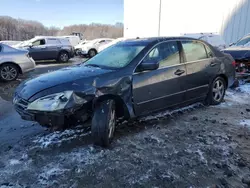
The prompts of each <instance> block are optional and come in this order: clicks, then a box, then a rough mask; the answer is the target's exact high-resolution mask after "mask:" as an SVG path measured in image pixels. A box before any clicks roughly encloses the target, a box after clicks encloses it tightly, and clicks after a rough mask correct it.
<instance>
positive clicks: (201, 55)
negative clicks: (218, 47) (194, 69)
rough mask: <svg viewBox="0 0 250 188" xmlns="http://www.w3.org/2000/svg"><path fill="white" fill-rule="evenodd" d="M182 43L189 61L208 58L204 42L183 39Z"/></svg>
mask: <svg viewBox="0 0 250 188" xmlns="http://www.w3.org/2000/svg"><path fill="white" fill-rule="evenodd" d="M181 43H182V46H183V50H184V54H185V56H186V61H187V62H191V61H198V60H202V59H207V58H208V57H207V52H206V50H205V46H204V44H202V43H200V42H198V41H182V42H181Z"/></svg>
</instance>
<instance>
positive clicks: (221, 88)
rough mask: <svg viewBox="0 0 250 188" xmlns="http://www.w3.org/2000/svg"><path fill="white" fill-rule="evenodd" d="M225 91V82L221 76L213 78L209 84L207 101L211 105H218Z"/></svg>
mask: <svg viewBox="0 0 250 188" xmlns="http://www.w3.org/2000/svg"><path fill="white" fill-rule="evenodd" d="M225 93H226V82H225V79H223V78H222V77H217V78H215V79H214V81H213V82H212V84H211V85H210V89H209V93H208V96H207V103H208V104H211V105H218V104H220V103H221V102H222V101H223V100H224V96H225Z"/></svg>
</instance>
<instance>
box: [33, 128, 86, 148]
mask: <svg viewBox="0 0 250 188" xmlns="http://www.w3.org/2000/svg"><path fill="white" fill-rule="evenodd" d="M89 134H90V131H88V132H86V130H84V129H80V130H77V129H76V130H73V129H68V130H65V131H63V132H60V131H57V132H53V133H50V134H48V135H45V136H38V137H37V138H36V139H35V140H34V141H33V142H34V143H35V144H38V145H39V146H40V147H41V148H47V147H49V146H51V145H60V144H61V143H62V142H65V141H69V140H72V139H76V138H78V137H83V136H86V135H89Z"/></svg>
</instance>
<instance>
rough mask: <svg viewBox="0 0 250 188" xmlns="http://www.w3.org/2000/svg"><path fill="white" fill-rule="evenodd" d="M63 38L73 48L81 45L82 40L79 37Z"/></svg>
mask: <svg viewBox="0 0 250 188" xmlns="http://www.w3.org/2000/svg"><path fill="white" fill-rule="evenodd" d="M61 37H62V38H67V39H68V40H69V42H70V44H71V45H72V46H74V47H75V46H76V45H78V44H79V43H80V41H81V39H80V37H79V36H75V35H69V36H61Z"/></svg>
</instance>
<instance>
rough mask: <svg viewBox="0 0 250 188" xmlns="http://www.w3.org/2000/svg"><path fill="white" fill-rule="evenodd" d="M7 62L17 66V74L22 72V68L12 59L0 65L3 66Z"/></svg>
mask: <svg viewBox="0 0 250 188" xmlns="http://www.w3.org/2000/svg"><path fill="white" fill-rule="evenodd" d="M7 64H11V65H14V66H16V67H17V68H18V73H19V74H23V71H22V68H21V67H20V65H18V64H17V63H15V62H12V61H7V62H4V63H1V64H0V67H1V66H3V65H7Z"/></svg>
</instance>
